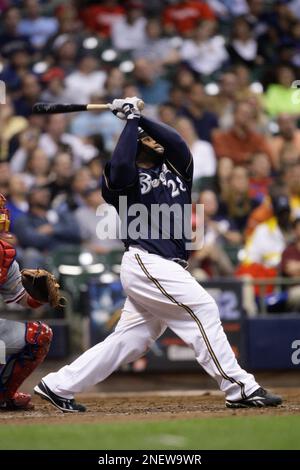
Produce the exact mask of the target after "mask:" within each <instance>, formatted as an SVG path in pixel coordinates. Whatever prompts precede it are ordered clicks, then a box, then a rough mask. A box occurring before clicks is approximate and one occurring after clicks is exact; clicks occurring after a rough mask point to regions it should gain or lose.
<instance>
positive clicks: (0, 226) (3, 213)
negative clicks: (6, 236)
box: [0, 193, 10, 233]
mask: <svg viewBox="0 0 300 470" xmlns="http://www.w3.org/2000/svg"><path fill="white" fill-rule="evenodd" d="M5 204H6V198H5V197H4V196H3V194H1V193H0V233H7V232H8V231H9V226H10V214H9V210H8V209H7V208H6V207H5Z"/></svg>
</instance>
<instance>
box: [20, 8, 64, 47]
mask: <svg viewBox="0 0 300 470" xmlns="http://www.w3.org/2000/svg"><path fill="white" fill-rule="evenodd" d="M57 29H58V21H57V19H56V18H55V17H45V16H41V11H40V5H39V2H38V0H25V17H24V18H22V19H21V21H20V22H19V24H18V32H19V33H20V34H22V35H24V36H26V37H28V38H29V39H30V42H31V44H32V45H33V46H34V47H35V48H36V49H42V47H43V46H44V45H45V43H46V41H47V39H48V38H49V37H50V36H52V35H53V34H55V33H56V31H57Z"/></svg>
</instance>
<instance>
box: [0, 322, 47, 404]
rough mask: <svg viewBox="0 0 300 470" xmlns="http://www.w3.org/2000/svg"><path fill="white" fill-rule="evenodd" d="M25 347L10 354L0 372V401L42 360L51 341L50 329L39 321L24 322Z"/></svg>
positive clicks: (8, 395)
mask: <svg viewBox="0 0 300 470" xmlns="http://www.w3.org/2000/svg"><path fill="white" fill-rule="evenodd" d="M25 341H26V345H25V347H24V348H23V349H22V350H21V351H19V352H18V353H16V354H12V355H11V356H10V357H9V358H8V360H7V362H6V364H5V366H4V368H3V369H2V371H1V373H0V402H1V401H2V402H3V401H5V400H9V399H11V398H12V397H13V396H14V394H15V393H16V391H17V390H18V388H19V387H20V385H21V384H22V383H23V382H24V380H25V379H26V378H27V377H29V375H30V374H31V373H32V371H34V369H36V368H37V366H38V365H39V364H41V363H42V362H43V360H44V359H45V357H46V356H47V354H48V351H49V348H50V344H51V341H52V330H51V328H50V327H49V326H48V325H46V324H45V323H41V322H39V321H34V322H27V323H26V334H25Z"/></svg>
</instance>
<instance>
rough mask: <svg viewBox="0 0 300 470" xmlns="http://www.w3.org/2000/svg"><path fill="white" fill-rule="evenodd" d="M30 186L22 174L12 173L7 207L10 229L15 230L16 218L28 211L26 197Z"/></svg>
mask: <svg viewBox="0 0 300 470" xmlns="http://www.w3.org/2000/svg"><path fill="white" fill-rule="evenodd" d="M27 192H28V188H27V186H26V184H25V181H24V178H23V176H22V175H18V174H17V175H11V177H10V180H9V185H8V199H7V203H6V207H7V209H8V210H9V213H10V230H11V231H12V232H14V225H15V222H16V220H17V219H18V218H19V217H20V216H22V215H24V214H26V213H27V211H28V202H27V199H26V196H27Z"/></svg>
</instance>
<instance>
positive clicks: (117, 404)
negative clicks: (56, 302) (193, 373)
mask: <svg viewBox="0 0 300 470" xmlns="http://www.w3.org/2000/svg"><path fill="white" fill-rule="evenodd" d="M273 391H275V392H276V393H279V394H281V395H282V396H283V398H284V404H283V405H282V406H280V407H279V408H268V409H251V410H249V409H248V410H228V409H226V408H225V406H224V398H223V395H222V394H221V393H220V392H218V391H209V392H208V391H201V390H200V391H197V390H184V391H178V390H177V391H164V392H159V391H157V392H153V391H152V392H140V393H133V392H123V393H93V394H85V395H79V396H78V401H80V402H82V403H84V404H86V405H87V407H88V411H87V413H84V414H76V415H74V414H63V413H61V412H60V411H58V410H55V409H54V408H53V407H52V406H51V405H50V404H48V403H47V402H45V401H43V400H41V399H40V398H39V397H34V399H33V401H34V404H35V410H34V411H31V412H25V413H24V412H15V413H8V412H1V413H0V425H1V424H8V423H9V424H18V423H20V424H38V423H45V424H46V423H47V424H50V423H52V424H67V423H86V422H88V423H90V422H96V423H101V422H115V421H116V420H117V421H140V420H161V419H165V420H172V419H189V418H208V417H211V418H214V417H225V416H235V415H237V416H248V415H252V416H253V415H269V416H270V415H300V389H299V388H295V387H289V388H277V389H274V388H273Z"/></svg>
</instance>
